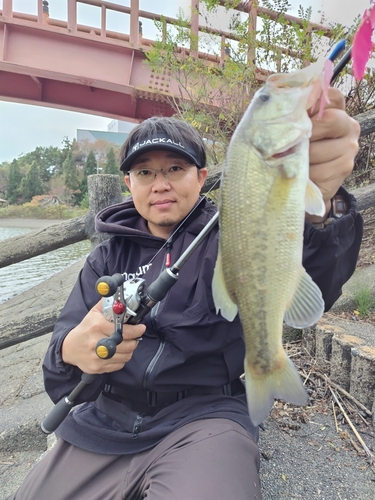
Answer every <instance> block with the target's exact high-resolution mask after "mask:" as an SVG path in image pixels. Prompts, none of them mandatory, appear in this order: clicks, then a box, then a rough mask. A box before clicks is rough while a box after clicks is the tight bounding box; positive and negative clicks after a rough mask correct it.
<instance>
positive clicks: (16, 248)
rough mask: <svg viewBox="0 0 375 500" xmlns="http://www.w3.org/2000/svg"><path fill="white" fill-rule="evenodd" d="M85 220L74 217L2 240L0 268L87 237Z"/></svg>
mask: <svg viewBox="0 0 375 500" xmlns="http://www.w3.org/2000/svg"><path fill="white" fill-rule="evenodd" d="M85 220H86V217H85V216H83V217H76V218H74V219H70V220H67V221H64V222H60V223H58V224H53V225H52V226H48V227H45V228H43V229H39V230H37V231H32V232H31V233H26V234H22V235H21V236H15V237H13V238H9V239H7V240H4V241H2V242H1V243H0V268H2V267H6V266H9V265H10V264H15V263H16V262H21V261H23V260H25V259H30V258H31V257H36V256H37V255H42V254H44V253H46V252H51V251H52V250H56V249H57V248H61V247H64V246H67V245H71V244H73V243H77V242H78V241H82V240H85V239H87V235H86V229H85Z"/></svg>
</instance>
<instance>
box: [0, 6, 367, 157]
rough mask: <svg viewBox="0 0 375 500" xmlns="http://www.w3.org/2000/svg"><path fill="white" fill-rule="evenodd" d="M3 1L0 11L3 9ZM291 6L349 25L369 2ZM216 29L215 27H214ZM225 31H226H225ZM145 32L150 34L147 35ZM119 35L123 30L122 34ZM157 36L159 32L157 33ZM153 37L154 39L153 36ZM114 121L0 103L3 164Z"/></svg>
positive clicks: (172, 12)
mask: <svg viewBox="0 0 375 500" xmlns="http://www.w3.org/2000/svg"><path fill="white" fill-rule="evenodd" d="M2 2H3V0H0V9H2ZM37 2H38V0H13V10H14V11H18V12H25V13H29V14H36V13H37ZM112 2H113V3H117V4H120V5H127V6H129V5H130V0H112ZM139 2H140V9H141V10H145V11H149V12H155V11H157V13H158V14H165V15H168V16H171V17H176V16H177V14H178V8H179V7H182V8H183V9H184V12H185V13H186V14H188V12H189V6H190V5H191V1H190V0H163V2H156V1H155V0H139ZM289 3H290V4H291V6H292V10H291V12H290V13H291V14H293V15H297V8H298V5H299V4H303V5H304V7H305V8H306V7H307V6H308V5H311V6H312V8H313V19H312V20H313V21H316V22H319V19H320V16H321V11H324V13H325V15H326V19H327V20H329V21H336V22H341V23H342V24H350V21H351V20H352V19H353V18H354V17H355V16H356V15H358V14H362V13H363V12H364V10H365V9H366V8H367V7H368V6H369V3H370V0H357V1H356V2H353V1H352V0H310V1H309V2H306V1H301V0H299V1H298V0H289ZM49 8H50V17H52V18H54V19H62V20H66V19H67V14H66V13H67V0H49ZM118 21H119V18H116V17H108V20H107V28H108V29H112V30H114V31H117V29H116V24H117V23H118ZM78 22H79V23H82V24H90V25H92V26H99V22H100V15H99V10H98V9H95V8H94V7H92V6H89V5H85V4H79V9H78ZM215 26H216V24H215ZM223 28H224V27H223ZM145 29H146V30H148V33H147V32H146V33H145ZM153 30H155V28H154V27H153V26H152V25H151V22H150V24H148V25H146V26H144V34H145V36H147V37H148V38H152V34H151V32H152V31H153ZM119 31H120V30H119ZM154 33H156V30H155V31H154ZM150 35H151V36H150ZM110 121H111V118H104V117H100V116H94V115H89V114H85V113H76V112H73V111H65V110H59V109H53V108H46V107H43V106H31V105H26V104H21V103H15V102H6V101H1V100H0V163H1V162H3V161H11V160H13V159H14V158H17V157H18V156H19V155H22V154H23V153H27V152H30V151H33V150H34V149H35V148H36V147H37V146H43V147H48V146H57V147H61V145H62V141H63V138H64V137H68V138H69V139H70V140H72V139H74V138H75V137H76V131H77V129H89V130H107V126H108V124H109V123H110Z"/></svg>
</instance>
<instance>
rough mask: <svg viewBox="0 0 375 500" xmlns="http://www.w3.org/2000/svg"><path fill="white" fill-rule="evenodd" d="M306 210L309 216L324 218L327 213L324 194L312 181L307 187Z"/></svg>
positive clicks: (309, 181)
mask: <svg viewBox="0 0 375 500" xmlns="http://www.w3.org/2000/svg"><path fill="white" fill-rule="evenodd" d="M305 210H306V212H307V213H308V214H311V215H318V216H319V217H323V216H324V215H325V213H326V206H325V204H324V201H323V195H322V192H321V191H320V189H319V188H318V186H317V185H316V184H314V183H313V182H312V181H311V180H310V179H309V180H308V182H307V186H306V197H305Z"/></svg>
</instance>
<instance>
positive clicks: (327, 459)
mask: <svg viewBox="0 0 375 500" xmlns="http://www.w3.org/2000/svg"><path fill="white" fill-rule="evenodd" d="M339 428H340V429H341V431H342V432H340V433H337V432H336V427H335V421H334V418H333V414H331V412H327V413H326V414H321V413H315V415H313V416H312V418H311V420H310V421H309V422H308V423H307V424H301V427H300V429H298V430H291V429H288V430H287V431H285V430H282V428H281V427H280V423H279V422H278V421H276V420H274V419H272V417H271V416H270V417H268V419H267V420H266V422H265V431H264V432H262V431H261V433H260V451H261V479H262V490H263V499H264V500H281V499H283V498H286V499H304V500H313V499H321V500H375V466H374V465H370V464H369V463H368V462H367V460H366V457H365V456H361V455H360V453H359V452H357V451H356V450H355V448H354V447H353V445H352V443H351V442H350V439H349V437H348V435H349V434H350V435H351V436H352V439H353V441H354V440H355V437H354V434H352V432H351V431H350V430H349V426H348V425H347V424H346V425H345V424H343V423H340V426H339ZM366 432H367V434H364V433H362V439H363V440H364V442H365V443H366V445H367V446H368V447H369V448H370V449H371V450H375V435H374V432H373V430H372V427H371V426H370V425H369V427H368V429H367V430H366Z"/></svg>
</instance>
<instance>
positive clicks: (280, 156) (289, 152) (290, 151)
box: [271, 144, 298, 159]
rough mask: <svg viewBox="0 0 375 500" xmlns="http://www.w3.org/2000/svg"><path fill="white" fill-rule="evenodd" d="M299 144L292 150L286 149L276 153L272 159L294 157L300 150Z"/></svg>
mask: <svg viewBox="0 0 375 500" xmlns="http://www.w3.org/2000/svg"><path fill="white" fill-rule="evenodd" d="M297 146H298V144H296V145H295V146H292V147H291V148H288V149H286V150H285V151H281V152H280V153H276V154H274V155H272V156H271V158H275V159H277V158H284V156H289V155H292V154H294V153H296V152H297V150H298V147H297Z"/></svg>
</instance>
